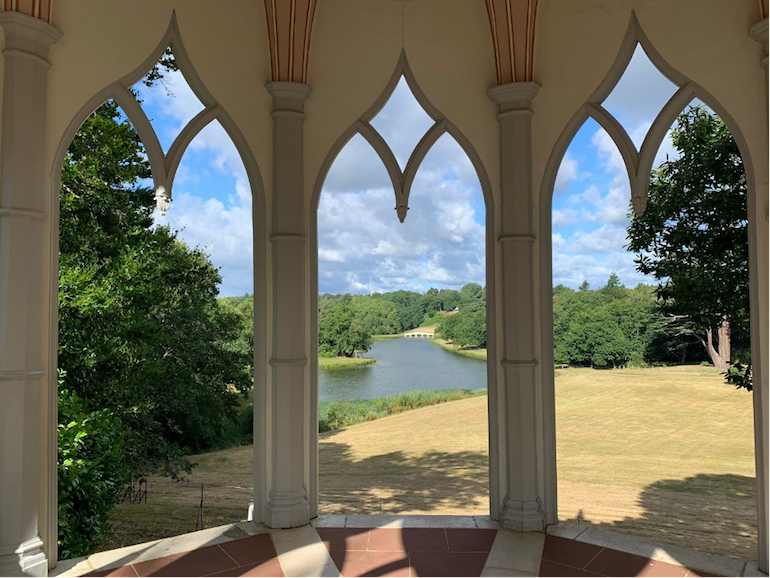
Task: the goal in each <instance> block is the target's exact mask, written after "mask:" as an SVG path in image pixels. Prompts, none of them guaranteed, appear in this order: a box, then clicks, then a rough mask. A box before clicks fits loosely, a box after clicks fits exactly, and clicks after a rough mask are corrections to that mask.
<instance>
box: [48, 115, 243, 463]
mask: <svg viewBox="0 0 770 578" xmlns="http://www.w3.org/2000/svg"><path fill="white" fill-rule="evenodd" d="M149 176H150V170H149V164H148V162H147V159H146V157H145V156H144V154H143V147H142V144H141V142H140V141H139V137H138V135H137V133H136V131H135V130H134V128H133V126H132V125H131V124H130V123H129V122H128V121H127V120H126V119H125V117H124V116H123V115H122V113H121V111H120V109H119V108H118V107H117V105H116V104H115V103H114V102H111V101H110V102H107V103H106V104H104V105H103V106H101V107H100V108H99V109H98V110H97V111H96V112H94V113H93V114H92V115H91V116H90V117H89V118H88V119H87V120H86V121H85V122H84V123H83V126H82V127H81V128H80V130H79V131H78V133H77V135H76V136H75V138H74V139H73V141H72V144H71V145H70V148H69V151H68V153H67V156H66V160H65V163H64V167H63V170H62V185H61V196H60V204H61V213H60V214H61V217H60V223H61V225H60V228H61V236H60V255H59V264H60V267H59V367H61V368H62V369H63V370H64V371H65V373H66V387H67V389H69V390H71V391H72V392H73V393H75V394H77V395H78V396H79V397H80V398H81V399H83V400H84V402H85V403H86V404H87V406H88V407H89V408H90V409H91V410H101V409H110V410H112V411H113V413H114V414H115V415H116V416H117V418H118V419H119V420H120V422H121V424H122V425H123V427H124V428H125V429H126V431H127V432H128V435H127V440H126V452H127V455H128V458H129V461H130V463H131V464H132V465H133V468H134V469H135V471H145V472H148V471H160V472H163V473H167V474H170V475H176V474H178V473H179V472H180V471H183V470H189V464H188V463H187V461H186V459H185V458H184V456H185V454H187V453H190V452H198V451H201V450H204V449H207V448H211V447H214V446H216V445H217V444H218V443H220V441H219V440H220V438H221V437H222V435H223V432H224V431H225V430H227V429H228V428H229V427H230V424H231V423H232V422H233V420H234V419H235V407H236V403H237V401H236V396H237V394H238V392H245V391H246V390H247V389H248V388H250V387H251V372H250V366H251V363H252V361H251V358H250V357H249V354H248V351H244V348H243V347H238V346H236V345H234V343H235V342H237V341H238V339H239V337H240V333H239V332H240V329H241V328H242V327H243V324H244V319H243V316H242V315H241V314H240V313H239V312H238V311H237V310H236V309H234V308H227V307H224V306H222V305H221V304H220V303H219V302H218V301H217V292H218V289H217V285H218V283H219V282H220V281H221V279H220V277H219V273H218V271H217V269H216V268H215V267H214V266H213V265H212V264H211V262H210V261H209V260H208V258H207V256H206V255H205V254H204V253H202V252H201V251H199V250H197V249H190V248H189V247H187V246H186V245H185V244H184V243H182V242H181V241H179V239H178V238H177V236H176V234H175V233H174V232H172V231H171V230H170V229H169V228H168V227H162V226H153V220H152V210H153V207H154V202H153V192H152V191H151V190H149V189H147V188H145V187H143V186H141V184H142V180H143V179H146V178H148V177H149ZM249 324H250V321H249Z"/></svg>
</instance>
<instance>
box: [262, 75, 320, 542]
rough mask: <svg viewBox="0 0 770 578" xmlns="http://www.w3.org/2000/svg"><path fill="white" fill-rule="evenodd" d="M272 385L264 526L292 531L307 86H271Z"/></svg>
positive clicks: (303, 454) (303, 359) (302, 502)
mask: <svg viewBox="0 0 770 578" xmlns="http://www.w3.org/2000/svg"><path fill="white" fill-rule="evenodd" d="M267 90H268V92H269V93H270V95H271V96H272V97H273V115H272V116H273V192H272V209H273V213H272V228H271V231H272V234H271V236H270V241H271V244H272V344H273V345H272V351H271V358H270V365H271V373H272V381H271V383H270V385H269V386H268V387H269V391H268V400H267V403H268V404H269V405H268V407H266V408H265V409H264V411H267V412H269V415H268V416H267V422H266V423H268V424H270V425H269V426H268V428H267V437H268V439H267V440H265V443H266V461H267V464H266V465H267V468H266V471H267V472H268V474H267V477H268V480H267V481H266V482H267V484H268V487H267V488H266V489H267V504H266V506H265V511H264V515H263V520H262V521H263V522H264V523H265V524H267V525H268V526H270V527H271V528H293V527H296V526H302V525H305V524H308V523H309V522H310V506H309V501H308V497H309V488H308V485H309V483H310V482H309V480H310V477H311V475H310V461H311V460H310V452H311V451H315V448H310V447H309V444H308V443H306V442H307V440H308V439H309V438H310V437H311V436H310V433H311V432H310V431H309V427H310V423H309V422H310V421H311V420H309V417H308V416H309V411H310V408H309V407H308V405H309V403H310V394H309V387H308V384H309V380H306V379H305V378H306V373H307V371H308V362H307V355H308V354H307V351H306V343H307V335H306V333H307V331H308V327H307V324H306V323H305V307H306V306H305V304H306V303H307V302H308V299H307V291H308V284H307V279H306V278H305V258H306V257H305V253H306V250H307V247H306V244H307V236H306V233H305V209H304V207H305V202H304V186H303V172H304V157H303V124H304V122H305V115H304V112H303V110H304V105H305V101H306V100H307V98H308V96H310V87H309V86H307V85H306V84H301V83H298V82H272V83H270V84H268V85H267Z"/></svg>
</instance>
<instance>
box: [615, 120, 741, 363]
mask: <svg viewBox="0 0 770 578" xmlns="http://www.w3.org/2000/svg"><path fill="white" fill-rule="evenodd" d="M672 140H673V144H674V148H675V149H676V150H677V151H678V152H679V157H678V158H676V159H673V160H667V161H666V162H664V163H663V164H662V165H661V166H660V167H659V168H658V169H657V170H655V171H653V173H652V175H651V178H650V187H649V200H648V203H647V208H646V210H645V212H644V214H643V215H640V216H634V217H633V220H632V222H631V225H630V227H629V229H628V238H629V240H630V242H629V246H628V248H629V250H630V251H634V252H636V253H637V257H636V263H637V269H638V270H639V271H640V272H642V273H644V274H646V275H652V276H653V277H654V278H655V279H657V280H659V284H658V287H657V290H656V293H657V296H658V299H659V301H660V305H661V310H662V312H664V313H666V314H668V315H671V316H676V317H679V318H681V321H682V323H683V324H684V325H685V326H686V327H688V328H689V329H690V330H691V331H692V332H693V334H694V335H696V336H697V337H698V338H699V339H700V341H701V342H702V343H703V345H704V347H705V348H706V350H707V351H708V352H709V355H710V356H711V359H712V361H713V363H714V365H715V366H716V367H718V368H724V367H726V365H727V364H728V363H729V362H730V360H731V359H730V358H731V349H732V347H733V346H736V345H737V346H738V347H740V348H747V347H748V341H749V272H748V229H747V186H746V173H745V171H744V167H743V161H742V159H741V155H740V152H739V150H738V146H737V144H736V142H735V140H734V139H733V137H732V135H731V134H730V131H729V130H728V129H727V127H726V126H725V124H724V122H723V121H722V120H721V119H720V118H719V117H717V116H716V115H714V114H713V113H711V112H710V111H709V110H708V109H706V108H705V107H704V106H692V107H689V108H688V109H687V110H685V111H684V112H683V113H682V114H680V115H679V117H678V118H677V121H676V124H675V126H674V129H673V131H672Z"/></svg>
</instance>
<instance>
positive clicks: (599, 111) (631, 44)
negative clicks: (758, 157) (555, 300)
mask: <svg viewBox="0 0 770 578" xmlns="http://www.w3.org/2000/svg"><path fill="white" fill-rule="evenodd" d="M637 46H641V48H642V49H643V50H644V52H645V54H646V55H647V57H648V58H649V60H650V61H651V62H652V64H653V65H654V66H655V67H656V68H657V69H658V71H660V73H661V74H663V76H664V77H666V78H667V79H668V80H669V81H671V82H672V83H673V84H674V85H675V86H676V91H675V92H674V94H673V96H671V98H670V99H669V100H668V102H666V104H665V105H664V106H663V108H662V109H661V111H660V112H659V113H658V114H657V116H656V118H655V120H654V122H653V123H652V126H651V127H650V129H649V131H648V132H647V134H646V136H645V137H644V140H643V141H642V145H641V147H639V149H638V150H637V147H636V146H635V145H634V144H633V142H632V140H631V137H630V136H629V135H628V133H627V132H626V129H625V128H624V127H623V126H622V125H621V123H620V122H618V120H617V119H616V118H615V117H614V116H613V115H612V113H610V112H609V111H608V110H607V109H606V108H605V107H604V106H603V103H604V101H605V100H606V99H607V97H608V96H609V95H610V93H611V92H612V91H613V89H614V88H615V86H616V85H617V84H618V83H619V81H620V79H621V77H622V76H623V73H624V72H625V71H626V69H627V68H628V65H629V63H630V62H631V58H632V56H633V54H634V51H635V50H636V48H637ZM696 98H697V99H700V100H701V101H702V102H703V103H704V104H706V105H707V106H709V107H710V108H711V109H712V110H713V111H714V112H716V113H717V114H718V115H719V117H720V118H722V120H724V122H725V124H726V125H727V128H728V129H729V130H730V132H731V133H732V134H733V138H735V140H736V142H737V143H738V148H739V149H740V151H741V156H742V157H743V161H744V166H745V170H746V177H747V180H748V182H749V187H750V188H752V187H753V185H752V183H753V174H754V172H753V168H752V163H751V158H750V155H749V154H748V147H747V145H746V142H745V139H744V138H743V136H742V135H741V132H740V130H739V129H738V127H737V124H736V123H735V121H734V120H733V119H732V117H731V116H730V114H729V112H728V111H727V110H726V109H725V108H724V107H722V106H721V105H720V104H719V102H718V101H717V100H716V99H715V98H714V97H713V96H712V95H711V94H710V93H709V92H708V91H707V90H706V89H705V88H703V87H702V86H700V85H699V84H697V83H695V82H694V81H692V80H691V79H689V78H688V77H687V76H685V75H684V74H682V73H681V72H679V71H678V70H676V69H675V68H674V67H673V66H671V65H670V64H669V63H668V62H667V61H666V60H665V59H664V58H663V57H662V56H661V55H660V53H659V52H658V51H657V50H656V49H655V47H654V46H653V44H652V43H651V42H650V40H649V39H648V38H647V36H646V35H645V33H644V31H643V30H642V27H641V25H640V24H639V20H638V19H637V17H636V14H635V13H634V12H633V11H632V13H631V18H630V21H629V25H628V29H627V31H626V35H625V37H624V39H623V42H622V43H621V46H620V48H619V50H618V55H617V57H616V58H615V61H614V62H613V64H612V66H610V69H609V71H608V72H607V74H606V76H605V77H604V80H602V82H601V83H600V84H599V86H598V87H597V88H596V90H595V91H594V92H593V93H592V94H591V96H589V97H588V99H587V100H586V102H585V103H583V105H582V106H581V107H580V108H579V109H578V110H577V111H576V113H575V115H574V116H573V117H572V119H571V120H570V121H569V122H568V123H567V126H566V127H565V129H564V130H563V131H562V134H561V135H560V136H559V138H558V139H557V141H556V144H555V146H554V148H553V150H552V152H551V156H550V158H549V159H548V163H547V165H546V170H545V173H544V178H543V182H542V189H541V195H542V199H543V201H544V204H547V206H548V209H547V210H546V211H543V214H544V215H545V214H547V215H550V206H551V200H552V196H553V190H554V185H555V183H556V174H557V172H558V169H559V166H560V164H561V161H562V159H563V158H564V155H565V153H566V151H567V148H568V147H569V144H570V143H571V142H572V140H573V138H574V137H575V135H576V134H577V131H578V130H579V129H580V127H581V126H582V125H583V123H584V122H585V121H586V120H588V119H589V118H593V119H594V120H595V121H596V122H597V123H599V125H600V126H601V127H602V128H603V129H604V130H605V131H607V134H609V135H610V138H612V140H613V141H614V143H615V145H616V146H617V147H618V150H619V151H620V154H621V156H622V157H623V161H624V163H625V166H626V169H627V171H628V177H629V182H630V185H631V202H632V204H633V208H634V211H635V212H636V214H642V213H643V212H644V210H645V207H646V205H647V189H648V186H649V175H650V171H651V170H652V167H653V164H654V161H655V155H656V154H657V151H658V149H659V148H660V145H661V143H662V142H663V139H664V138H665V136H666V133H667V132H668V130H669V128H670V127H671V125H672V124H673V123H674V121H675V120H676V117H677V116H678V115H679V113H681V112H682V111H683V110H684V109H685V107H687V105H688V104H689V103H690V102H692V101H693V100H694V99H696ZM549 218H550V217H549ZM548 230H550V222H549V226H548Z"/></svg>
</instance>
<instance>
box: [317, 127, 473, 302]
mask: <svg viewBox="0 0 770 578" xmlns="http://www.w3.org/2000/svg"><path fill="white" fill-rule="evenodd" d="M363 144H365V145H366V147H368V144H366V143H365V142H364V143H363ZM366 147H363V148H359V145H358V144H356V143H354V142H353V141H351V143H350V144H349V145H348V147H346V148H345V149H343V151H342V152H341V153H340V155H339V156H338V158H337V160H336V161H335V165H334V166H333V167H332V170H331V171H330V179H327V183H328V182H329V180H332V185H333V186H332V187H326V186H325V187H324V191H323V193H322V194H321V201H320V204H319V209H318V244H319V253H320V252H323V254H324V255H329V254H334V255H335V256H339V259H338V260H334V261H332V260H329V259H326V260H323V261H320V260H319V261H320V267H319V268H320V271H319V286H320V287H319V288H320V291H322V292H333V293H338V292H343V293H344V292H355V293H361V292H373V291H380V292H385V291H392V290H397V289H411V290H415V291H425V290H427V289H428V288H429V287H431V286H440V287H459V286H461V285H463V284H464V283H467V282H471V281H473V282H477V283H481V284H484V283H485V258H484V252H485V228H484V225H483V224H480V223H479V222H478V221H482V222H483V217H484V214H483V213H484V206H483V199H482V195H481V191H480V185H479V182H478V178H477V177H475V171H474V170H473V167H472V166H471V163H470V161H469V160H468V158H467V156H466V155H465V153H464V152H463V151H462V149H461V148H460V146H459V145H458V144H457V143H456V142H455V141H454V140H453V139H452V138H451V137H449V136H448V135H445V136H444V137H442V138H441V139H439V141H438V142H437V143H436V144H435V145H434V147H433V149H431V151H430V152H429V153H428V155H427V156H426V158H425V160H424V161H423V164H422V165H421V167H420V169H419V171H418V173H417V176H416V178H415V182H414V184H413V187H412V192H411V196H410V199H409V207H410V209H409V212H408V213H407V217H406V221H405V222H404V223H400V222H399V221H398V217H397V215H396V211H395V210H394V207H395V205H396V199H395V195H394V192H393V189H392V187H391V186H390V182H389V180H388V181H386V182H385V183H384V186H374V187H371V186H370V187H367V186H362V185H361V184H358V182H357V181H362V182H363V183H367V184H376V185H383V183H382V181H377V180H374V179H372V177H371V175H370V174H367V173H366V171H367V170H371V167H372V165H373V164H374V161H375V160H376V161H377V162H379V159H378V158H377V156H376V154H375V153H374V151H372V150H371V148H368V149H367V148H366ZM348 155H351V157H354V158H356V159H358V161H359V162H352V161H351V160H350V158H349V157H348ZM366 155H369V156H370V157H371V158H370V159H366ZM362 167H363V170H362ZM379 170H381V171H382V172H384V168H383V167H382V166H381V164H380V167H379ZM335 172H336V174H335ZM332 175H334V179H331V177H332ZM474 181H475V182H474ZM341 183H345V185H344V186H341ZM479 213H480V214H479Z"/></svg>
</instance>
